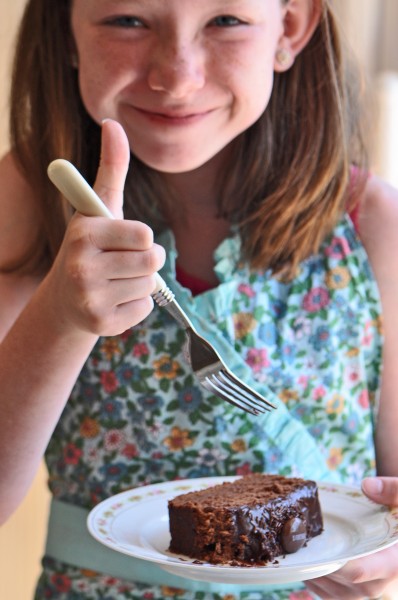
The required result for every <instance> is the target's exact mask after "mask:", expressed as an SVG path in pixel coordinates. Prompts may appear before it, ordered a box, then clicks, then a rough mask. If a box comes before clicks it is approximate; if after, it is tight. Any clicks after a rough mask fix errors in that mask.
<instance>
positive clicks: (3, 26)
mask: <svg viewBox="0 0 398 600" xmlns="http://www.w3.org/2000/svg"><path fill="white" fill-rule="evenodd" d="M54 1H57V0H54ZM333 4H334V6H335V8H336V11H337V13H338V15H339V19H340V20H341V22H342V25H343V28H344V31H345V34H346V37H347V39H348V41H349V43H350V44H351V46H352V47H353V49H354V52H355V54H356V55H357V57H358V59H359V61H360V62H361V64H362V65H363V68H364V71H365V73H366V77H367V78H368V80H369V82H370V84H371V89H372V93H373V95H374V98H375V117H374V129H375V137H374V145H373V164H374V170H375V171H376V172H377V173H379V174H381V175H382V176H383V177H385V178H386V179H388V180H390V181H391V182H393V183H395V185H398V168H397V165H398V43H397V39H396V25H397V23H398V0H334V1H333ZM24 5H25V0H0V81H1V85H0V154H3V152H5V151H6V149H7V147H8V139H7V112H8V104H7V103H8V85H9V65H10V57H11V54H12V48H13V39H14V35H15V31H16V27H17V23H18V19H19V17H20V15H21V12H22V9H23V7H24ZM0 318H1V315H0ZM47 507H48V493H47V490H46V487H45V471H44V468H41V469H40V471H39V473H38V475H37V477H36V480H35V482H34V485H33V487H32V489H31V491H30V492H29V495H28V496H27V498H26V499H25V501H24V502H23V504H22V505H21V507H20V508H19V509H18V510H17V511H16V513H15V515H14V516H13V517H12V518H11V519H10V520H9V521H8V522H7V523H6V525H4V526H3V527H2V528H1V529H0V559H1V560H0V598H1V599H2V600H30V599H31V598H32V590H33V587H34V582H35V580H36V578H37V575H38V573H39V569H40V556H41V553H42V550H43V543H44V531H45V523H46V515H47ZM389 597H390V598H394V600H398V591H395V592H394V591H393V590H392V591H391V595H390V596H389Z"/></svg>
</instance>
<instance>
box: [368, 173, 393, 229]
mask: <svg viewBox="0 0 398 600" xmlns="http://www.w3.org/2000/svg"><path fill="white" fill-rule="evenodd" d="M358 213H359V214H358V219H359V230H360V233H361V237H362V236H365V238H366V237H368V236H375V235H378V234H383V233H388V232H389V231H391V230H393V233H394V237H396V234H397V233H398V231H397V229H396V227H397V224H398V189H397V188H395V187H394V186H392V185H391V184H389V183H388V182H387V181H384V180H383V179H381V178H380V177H378V176H376V175H372V176H370V177H369V178H368V180H367V182H366V186H365V188H364V190H363V193H362V197H361V198H360V201H359V211H358ZM394 229H395V230H394Z"/></svg>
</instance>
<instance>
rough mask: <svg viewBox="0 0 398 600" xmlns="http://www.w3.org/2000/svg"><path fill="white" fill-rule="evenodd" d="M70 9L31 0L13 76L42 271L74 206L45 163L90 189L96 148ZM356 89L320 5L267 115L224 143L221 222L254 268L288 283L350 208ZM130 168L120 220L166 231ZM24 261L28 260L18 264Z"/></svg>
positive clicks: (145, 177) (149, 179)
mask: <svg viewBox="0 0 398 600" xmlns="http://www.w3.org/2000/svg"><path fill="white" fill-rule="evenodd" d="M69 13H70V0H57V1H56V2H53V1H52V0H30V1H29V2H28V5H27V7H26V10H25V14H24V17H23V19H22V22H21V27H20V32H19V37H18V43H17V48H16V53H15V62H14V69H13V79H12V92H11V118H10V119H11V127H10V130H11V143H12V150H13V152H14V155H15V157H16V159H17V161H18V164H19V165H20V167H21V169H22V171H23V174H24V176H25V177H26V178H27V179H28V181H30V182H31V184H32V186H33V187H34V189H35V190H36V192H37V198H38V202H40V204H39V205H38V207H37V210H38V211H39V214H41V218H42V223H43V228H42V236H41V238H40V240H38V241H37V244H36V248H35V250H36V253H35V255H36V256H40V258H41V261H42V262H43V261H44V260H46V264H48V265H50V264H51V262H52V261H53V259H54V257H55V256H56V254H57V252H58V249H59V246H60V244H61V242H62V238H63V235H64V232H65V228H66V225H67V222H68V220H69V218H70V215H71V211H70V209H69V208H68V207H67V206H66V204H65V202H64V201H62V199H61V198H60V197H59V194H58V192H57V191H56V190H55V189H54V187H53V186H52V184H51V183H50V182H49V181H48V178H47V175H46V171H47V166H48V164H49V162H50V161H51V160H53V159H54V158H58V157H63V158H66V159H68V160H70V161H72V162H73V163H74V164H76V166H77V167H78V168H79V169H80V170H81V171H82V172H83V174H84V175H85V176H86V177H87V179H88V180H89V181H90V182H91V183H92V182H93V180H94V178H95V173H96V170H97V166H98V162H99V152H100V128H99V126H98V125H97V124H96V123H94V121H93V120H92V119H91V118H90V116H89V115H88V114H87V112H86V110H85V108H84V106H83V104H82V102H81V99H80V94H79V89H78V82H77V73H76V70H75V69H74V68H73V65H72V64H71V59H70V48H71V32H70V14H69ZM355 82H356V79H355V77H354V76H353V73H352V72H349V69H347V63H346V61H345V60H344V53H343V50H342V46H341V40H340V38H339V35H338V32H337V27H336V22H335V19H334V16H333V14H332V11H331V8H330V6H329V2H328V1H327V0H324V1H323V2H322V17H321V20H320V23H319V25H318V27H317V29H316V31H315V33H314V35H313V37H312V39H311V41H310V42H309V44H308V45H307V46H306V48H305V49H304V50H303V51H302V53H301V54H300V55H299V56H298V57H297V58H296V61H295V64H294V65H293V67H292V68H291V69H290V70H289V71H287V72H286V73H280V74H279V73H277V74H275V83H274V88H273V92H272V96H271V99H270V103H269V105H268V107H267V109H266V110H265V112H264V114H263V115H262V117H261V118H260V119H259V120H258V121H257V122H256V123H255V124H254V125H253V126H252V127H250V128H249V129H248V130H247V131H246V132H244V133H243V134H241V135H240V136H239V138H238V139H237V140H236V141H235V143H234V145H233V146H234V152H235V156H234V160H235V166H234V169H233V174H231V172H229V173H228V177H226V176H225V177H223V178H222V179H220V181H219V186H220V200H219V206H218V211H219V215H220V216H223V217H227V218H229V219H230V220H231V222H232V223H234V224H235V225H236V226H237V227H238V229H239V230H240V232H241V238H242V252H243V256H244V258H246V259H247V260H248V261H249V262H250V264H251V265H252V267H253V268H256V269H257V268H259V269H271V270H272V271H273V272H274V273H283V274H284V275H285V276H286V277H291V276H293V274H294V273H295V271H296V269H297V266H298V264H299V263H300V262H301V261H302V260H303V259H305V258H306V257H308V256H309V255H311V254H312V253H314V252H316V251H317V250H318V248H319V245H320V244H321V242H322V240H323V239H324V238H325V236H326V235H327V234H328V232H330V231H331V229H332V228H333V226H334V225H335V223H336V222H337V220H338V219H339V217H340V216H341V214H342V213H343V212H344V210H345V209H346V208H347V189H348V181H349V170H350V165H352V164H354V163H355V164H358V165H359V166H361V167H362V168H363V167H364V166H366V152H365V145H364V142H363V135H362V131H361V119H360V111H359V103H358V97H359V95H358V93H357V89H356V83H355ZM132 168H133V170H134V186H133V185H132V183H131V181H130V180H129V178H128V180H127V184H126V198H127V201H125V205H126V204H127V206H128V209H127V216H128V217H129V218H138V219H142V220H144V221H146V222H147V223H150V224H151V225H152V226H153V227H154V229H155V231H159V230H161V229H163V228H165V227H167V197H166V196H167V194H166V193H165V186H164V184H162V185H161V183H162V181H161V176H160V175H159V174H158V173H156V172H155V171H153V170H152V169H150V168H148V167H147V166H146V165H144V164H143V163H141V162H140V161H139V160H138V159H136V158H135V157H132ZM159 198H161V199H162V203H160V201H159ZM165 207H166V208H165ZM32 250H33V249H32ZM31 256H32V252H29V257H31ZM27 264H28V255H27V256H26V257H21V260H20V261H19V265H17V266H18V268H24V266H26V265H27Z"/></svg>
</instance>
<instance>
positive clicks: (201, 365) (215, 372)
mask: <svg viewBox="0 0 398 600" xmlns="http://www.w3.org/2000/svg"><path fill="white" fill-rule="evenodd" d="M153 298H154V300H155V302H156V303H157V304H158V305H159V306H162V307H163V308H165V309H166V310H167V311H168V312H169V313H170V314H171V316H172V317H173V318H174V319H175V320H176V321H177V322H179V323H180V324H181V325H182V326H183V327H184V329H185V330H186V333H187V336H188V340H189V348H188V354H189V356H188V359H189V361H190V363H191V366H192V370H193V371H194V373H195V375H196V377H197V378H198V380H199V382H200V383H201V385H203V386H204V387H205V388H206V389H207V390H208V391H209V392H211V393H213V394H215V395H216V396H219V397H220V398H222V399H223V400H226V401H227V402H229V403H230V404H233V405H234V406H237V407H238V408H240V409H242V410H244V411H246V412H248V413H251V414H253V415H258V414H260V413H264V412H266V411H268V410H271V409H272V408H276V406H275V405H274V404H272V403H271V402H269V401H268V400H266V399H265V398H263V397H262V396H261V395H260V394H258V393H257V392H256V391H255V390H253V389H252V388H250V387H249V386H247V385H246V384H245V383H244V382H243V381H241V380H240V379H239V378H238V377H237V376H236V375H234V374H233V373H232V372H231V371H230V370H229V369H228V368H227V366H226V365H225V364H224V362H223V361H222V360H221V357H220V356H219V354H218V353H217V351H216V350H215V349H214V348H213V346H212V345H211V344H210V343H209V342H208V341H207V340H205V339H204V338H203V337H202V336H200V335H199V334H198V332H197V331H196V329H195V327H194V326H193V325H192V323H191V321H190V319H189V318H188V316H187V315H186V313H185V311H184V310H183V309H182V308H181V306H180V305H179V304H178V302H177V301H176V300H175V298H174V294H173V292H171V290H170V289H169V288H168V287H167V286H166V285H164V286H163V287H162V288H161V289H160V290H158V291H157V292H156V293H155V294H153Z"/></svg>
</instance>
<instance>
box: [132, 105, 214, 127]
mask: <svg viewBox="0 0 398 600" xmlns="http://www.w3.org/2000/svg"><path fill="white" fill-rule="evenodd" d="M134 110H136V111H137V112H139V113H140V114H142V115H143V116H144V117H146V118H147V119H149V120H150V121H152V122H158V123H163V124H166V125H190V124H193V123H196V122H198V121H200V120H202V119H203V118H204V117H206V116H207V115H208V114H210V113H211V112H212V110H204V111H200V112H196V113H186V112H182V111H164V112H157V111H151V110H146V109H143V108H138V107H136V106H135V107H134Z"/></svg>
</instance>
